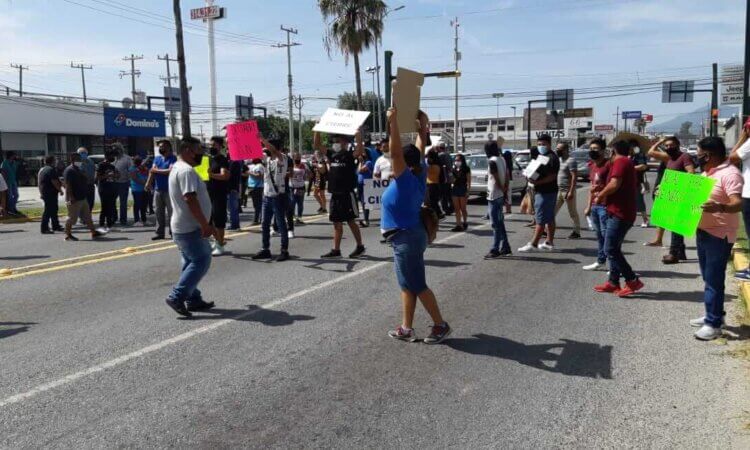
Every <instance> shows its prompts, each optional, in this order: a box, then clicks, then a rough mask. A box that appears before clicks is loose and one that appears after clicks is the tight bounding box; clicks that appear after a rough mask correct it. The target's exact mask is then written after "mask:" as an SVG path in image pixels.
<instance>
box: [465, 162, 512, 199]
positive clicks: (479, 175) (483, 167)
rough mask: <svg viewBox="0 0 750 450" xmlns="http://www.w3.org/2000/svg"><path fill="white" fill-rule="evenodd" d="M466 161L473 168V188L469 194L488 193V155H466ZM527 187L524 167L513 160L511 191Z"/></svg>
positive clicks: (480, 194) (484, 194) (483, 194)
mask: <svg viewBox="0 0 750 450" xmlns="http://www.w3.org/2000/svg"><path fill="white" fill-rule="evenodd" d="M466 162H467V164H469V168H470V169H471V189H470V190H469V195H479V196H482V197H484V196H486V195H487V176H488V174H489V171H488V165H487V157H486V156H485V155H466ZM525 187H526V178H525V177H524V176H523V169H521V166H520V165H518V162H516V161H513V179H512V180H511V181H510V189H511V192H513V193H517V192H521V191H523V189H524V188H525Z"/></svg>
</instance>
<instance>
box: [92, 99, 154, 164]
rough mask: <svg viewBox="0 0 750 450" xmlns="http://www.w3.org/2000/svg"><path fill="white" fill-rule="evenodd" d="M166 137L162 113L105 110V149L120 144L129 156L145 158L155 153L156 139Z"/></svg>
mask: <svg viewBox="0 0 750 450" xmlns="http://www.w3.org/2000/svg"><path fill="white" fill-rule="evenodd" d="M165 135H166V125H165V120H164V112H162V111H149V110H145V109H127V108H104V141H105V142H104V144H105V147H107V146H110V145H112V144H114V143H115V142H119V143H121V144H122V145H123V146H124V147H125V149H126V150H127V152H128V153H129V154H131V155H135V154H139V155H141V156H145V155H146V154H148V153H151V152H152V151H153V148H154V138H159V137H164V136H165Z"/></svg>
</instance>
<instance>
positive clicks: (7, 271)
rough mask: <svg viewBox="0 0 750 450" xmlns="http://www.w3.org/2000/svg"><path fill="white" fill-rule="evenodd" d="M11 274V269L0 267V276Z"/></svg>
mask: <svg viewBox="0 0 750 450" xmlns="http://www.w3.org/2000/svg"><path fill="white" fill-rule="evenodd" d="M8 275H13V269H0V277H5V276H8Z"/></svg>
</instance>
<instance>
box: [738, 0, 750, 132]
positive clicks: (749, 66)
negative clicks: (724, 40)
mask: <svg viewBox="0 0 750 450" xmlns="http://www.w3.org/2000/svg"><path fill="white" fill-rule="evenodd" d="M743 80H744V81H743V85H742V91H743V92H744V94H742V116H741V117H742V123H741V124H740V126H741V127H744V126H745V120H746V119H747V116H749V115H750V89H748V86H750V0H747V5H746V6H745V76H744V78H743Z"/></svg>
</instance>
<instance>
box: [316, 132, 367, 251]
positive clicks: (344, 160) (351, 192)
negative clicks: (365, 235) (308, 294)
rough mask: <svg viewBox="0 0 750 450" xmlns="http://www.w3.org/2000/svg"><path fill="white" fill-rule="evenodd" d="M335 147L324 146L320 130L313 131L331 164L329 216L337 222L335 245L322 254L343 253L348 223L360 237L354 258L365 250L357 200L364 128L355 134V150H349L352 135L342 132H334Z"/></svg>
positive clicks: (329, 168) (319, 146)
mask: <svg viewBox="0 0 750 450" xmlns="http://www.w3.org/2000/svg"><path fill="white" fill-rule="evenodd" d="M330 138H331V140H332V145H331V150H328V149H327V148H326V147H325V146H323V143H322V140H321V136H320V133H317V132H316V133H314V134H313V147H314V148H315V149H316V150H318V151H319V152H320V153H321V155H323V156H325V157H326V159H327V160H328V161H329V165H328V191H329V192H330V193H331V202H330V208H329V212H330V213H329V218H330V220H331V222H333V248H332V249H331V251H330V252H328V253H326V254H325V255H322V257H323V258H340V257H341V239H342V238H343V235H344V223H346V224H348V225H349V229H350V230H351V231H352V234H353V235H354V239H355V240H356V241H357V247H356V248H355V249H354V251H353V252H352V253H350V254H349V257H350V258H357V257H359V256H361V255H362V254H364V252H365V246H364V244H363V243H362V234H361V232H360V229H359V226H358V225H357V222H356V219H357V217H359V208H358V204H357V203H358V202H357V194H356V190H357V159H358V158H359V157H360V156H361V155H362V153H363V152H364V151H365V146H364V144H363V143H362V135H361V134H360V132H357V134H355V136H354V138H355V142H356V146H355V148H354V151H349V149H348V148H347V147H348V146H349V137H348V136H342V135H331V136H330Z"/></svg>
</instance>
